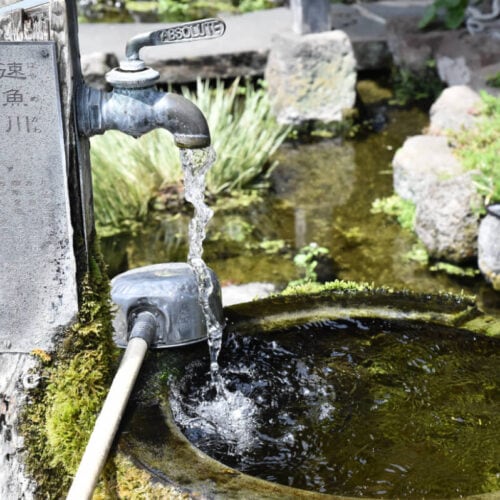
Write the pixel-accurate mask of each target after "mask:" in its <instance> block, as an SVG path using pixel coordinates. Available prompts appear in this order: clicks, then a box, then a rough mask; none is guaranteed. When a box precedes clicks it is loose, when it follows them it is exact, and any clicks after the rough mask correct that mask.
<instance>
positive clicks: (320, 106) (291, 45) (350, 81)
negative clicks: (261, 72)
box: [265, 30, 356, 125]
mask: <svg viewBox="0 0 500 500" xmlns="http://www.w3.org/2000/svg"><path fill="white" fill-rule="evenodd" d="M265 77H266V80H267V82H268V91H269V97H270V100H271V103H272V107H273V111H274V114H275V116H276V117H277V119H278V121H279V122H280V123H283V124H294V125H300V124H302V123H305V122H308V121H311V120H318V121H322V122H325V123H329V122H334V121H340V120H342V117H343V111H344V110H346V109H350V108H352V107H353V106H354V101H355V97H356V93H355V85H356V61H355V58H354V53H353V49H352V45H351V42H350V40H349V37H348V36H347V35H346V34H345V33H344V32H343V31H340V30H335V31H329V32H324V33H314V34H309V35H303V36H299V35H293V34H283V35H278V36H276V37H275V38H274V39H273V44H272V48H271V51H270V54H269V59H268V63H267V67H266V73H265Z"/></svg>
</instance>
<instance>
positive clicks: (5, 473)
mask: <svg viewBox="0 0 500 500" xmlns="http://www.w3.org/2000/svg"><path fill="white" fill-rule="evenodd" d="M5 3H8V4H14V9H15V10H13V11H9V12H7V13H6V12H5V11H4V15H2V17H1V19H0V39H1V40H2V41H6V40H9V41H14V40H15V41H19V42H21V41H26V40H31V41H37V42H38V41H45V40H51V41H54V42H56V46H57V51H56V53H57V58H56V60H57V66H58V76H59V78H58V80H57V88H56V89H54V85H53V84H52V85H49V83H50V82H47V80H45V79H37V83H38V87H33V88H31V89H26V90H29V91H27V92H25V93H22V92H21V93H22V99H23V104H24V99H25V98H26V100H27V101H26V104H28V106H20V107H19V108H17V109H16V107H6V108H5V109H4V110H3V111H2V112H3V114H2V120H3V125H4V128H3V131H2V133H6V130H7V129H8V128H9V127H8V121H7V120H8V119H9V116H10V117H11V123H12V125H13V126H14V127H13V129H12V132H15V133H16V134H21V132H22V133H23V134H26V135H31V136H36V135H37V134H42V133H43V134H47V135H46V137H45V140H46V143H47V142H49V143H50V144H51V146H49V147H44V148H43V149H42V148H38V149H37V148H36V139H35V138H34V137H31V138H29V137H25V138H23V137H18V138H16V139H14V140H13V141H12V143H13V144H14V145H15V146H16V147H17V149H18V153H19V155H20V158H22V155H28V156H29V158H26V159H25V161H24V163H23V161H22V160H20V163H19V165H20V167H19V165H16V164H15V163H12V162H10V158H9V157H8V156H5V155H2V162H0V165H1V167H2V168H4V169H5V170H8V167H9V168H10V167H13V168H12V170H11V171H10V173H8V174H6V175H3V174H4V173H3V174H2V182H4V184H2V190H4V189H8V190H11V192H10V195H12V196H13V195H15V194H16V193H14V191H15V190H16V188H17V189H18V190H19V191H22V193H21V194H20V196H19V201H21V202H22V203H23V204H24V206H20V207H18V208H19V209H20V211H24V212H25V211H26V210H28V212H29V213H28V214H26V217H28V218H29V217H31V219H32V220H31V219H30V220H29V224H30V227H31V226H32V224H33V221H36V220H38V221H39V225H40V227H36V229H35V233H36V232H38V234H39V233H40V232H42V231H43V230H45V231H46V232H47V233H46V234H44V235H43V236H44V238H43V239H39V240H38V241H36V239H35V238H33V236H32V235H29V237H28V238H27V239H26V241H25V242H24V243H25V245H26V248H25V249H24V251H27V252H29V251H30V250H31V251H32V252H33V255H34V258H33V259H30V258H29V257H28V258H26V259H25V260H24V261H23V262H21V263H20V264H19V273H20V274H22V272H21V271H22V270H23V267H22V266H27V267H30V272H31V268H32V267H33V262H31V260H37V259H38V257H39V255H40V254H44V255H45V256H46V258H47V260H46V262H43V263H42V264H41V265H40V266H39V267H38V270H37V271H38V273H39V275H40V276H37V278H36V279H39V278H40V279H45V278H47V277H49V278H51V277H52V278H53V279H54V280H57V279H62V278H68V279H72V280H73V282H76V274H78V273H79V275H80V276H82V275H83V273H84V272H85V271H86V270H87V269H88V267H87V266H88V254H87V249H88V244H91V241H90V238H91V232H92V231H93V218H92V210H91V208H89V207H90V203H91V192H90V191H89V189H90V179H89V172H90V165H89V163H88V160H87V161H83V160H82V158H83V157H85V155H87V156H86V157H87V158H88V142H87V140H86V139H84V138H82V137H80V136H79V135H78V134H77V133H76V130H75V120H74V116H73V113H74V106H73V92H74V87H73V82H74V81H78V79H79V76H80V75H79V62H78V47H77V39H76V36H75V34H76V31H77V26H76V12H75V9H76V5H75V3H74V2H65V1H64V0H50V1H47V2H43V1H40V3H39V5H38V6H36V8H30V9H27V10H24V11H21V10H20V9H19V8H18V5H17V3H18V2H11V1H8V2H4V4H5ZM35 3H36V2H33V3H31V4H30V6H31V7H35ZM24 7H25V8H26V4H24ZM68 20H70V21H69V22H68ZM44 48H45V47H44ZM49 56H50V54H49ZM13 62H14V61H13ZM30 69H33V68H30ZM54 73H55V72H54V68H53V67H52V76H54ZM34 74H35V73H34ZM20 81H24V80H18V81H17V82H15V83H16V84H17V83H19V82H20ZM52 83H53V82H52ZM40 86H41V87H40ZM16 89H17V90H20V88H19V87H17V85H16V86H14V85H13V86H12V87H9V88H8V89H7V90H16ZM38 90H39V91H40V93H41V94H40V95H39V94H38ZM11 95H12V94H11ZM17 95H18V97H17V99H18V101H19V94H17ZM54 95H56V98H54ZM4 97H5V95H4ZM32 97H33V98H35V99H34V100H33V101H32V100H28V99H31V98H32ZM41 97H42V98H43V100H42V102H41V105H40V106H39V108H38V110H39V114H38V115H37V114H36V113H35V116H33V118H37V120H31V122H29V121H27V120H26V117H25V116H23V114H22V108H24V109H25V110H26V115H27V116H28V111H33V107H32V106H33V104H36V102H39V103H40V101H36V99H40V98H41ZM45 99H50V100H51V101H53V102H52V103H53V105H54V107H55V109H56V110H57V109H59V108H60V110H59V111H57V112H56V116H58V119H55V118H54V114H49V113H48V112H47V109H46V106H45V105H46V104H47V103H46V102H45ZM7 108H8V109H7ZM35 109H36V108H35ZM14 110H16V113H14ZM59 115H60V116H59ZM18 116H19V118H20V119H19V121H18V120H17V117H18ZM23 117H24V120H23ZM12 118H14V120H12ZM61 118H62V120H61ZM47 120H49V121H51V123H48V121H47ZM61 121H62V129H61V127H60V125H61ZM52 122H57V123H52ZM28 123H29V132H28ZM40 125H43V126H44V127H45V129H43V130H42V128H41V127H40ZM37 129H40V130H41V132H38V130H37ZM54 131H55V133H54ZM31 142H33V144H31ZM33 145H35V147H33ZM10 147H12V146H10ZM51 147H52V151H51ZM61 156H63V159H61ZM6 159H8V160H9V162H10V163H9V164H7V163H6V162H5V160H6ZM48 163H50V164H51V165H52V167H53V169H54V170H53V171H52V172H51V174H50V175H48V176H45V177H44V175H45V174H46V173H47V171H48V170H50V166H49V165H48ZM61 164H63V165H64V167H65V170H66V172H65V171H64V169H63V171H62V172H61V171H59V177H57V172H56V171H57V168H58V167H61ZM21 167H22V172H21V171H19V168H21ZM85 167H86V168H85ZM36 168H39V169H41V172H39V173H35V172H34V171H33V169H36ZM16 170H17V172H16ZM38 174H40V176H41V177H44V179H43V180H44V182H42V183H36V182H35V181H36V180H39V177H37V176H38ZM13 175H16V176H17V177H18V178H17V179H15V178H14V177H13ZM66 175H67V177H66ZM9 177H10V178H9ZM30 177H31V178H30ZM19 178H20V179H19ZM54 178H55V179H56V180H57V181H56V182H57V186H51V180H52V179H54ZM13 180H14V181H19V180H24V181H25V182H28V181H30V182H34V184H33V185H32V186H29V185H22V184H21V185H18V186H16V184H14V183H11V181H13ZM61 181H62V182H63V184H64V187H65V188H66V189H67V188H68V184H69V190H70V192H69V193H67V192H66V193H65V196H64V198H62V197H61V188H62V186H61ZM51 188H53V189H51ZM28 191H29V192H32V194H31V197H32V200H31V205H29V204H28V200H27V197H29V196H30V194H29V192H28ZM43 196H45V197H46V201H47V204H46V206H45V207H44V209H43V210H40V204H42V203H43V199H42V198H43ZM23 198H24V199H23ZM5 199H6V197H5V196H4V201H5ZM68 203H69V205H70V210H68ZM2 207H4V205H2ZM59 211H61V212H59ZM68 212H70V213H68ZM9 213H10V212H7V211H3V210H2V214H3V215H4V216H8V215H9ZM20 215H21V213H20V212H19V213H17V216H18V217H19V216H20ZM69 215H71V222H73V231H74V233H73V235H74V237H75V242H76V244H75V245H74V246H73V241H72V238H71V232H70V231H69V229H70V227H71V223H70V221H69ZM65 216H66V217H67V218H66V220H64V222H63V219H64V217H65ZM16 220H17V223H18V224H19V225H20V222H19V219H16ZM16 220H14V221H10V222H8V223H7V227H8V228H9V231H10V233H11V235H12V233H13V232H14V230H15V228H14V225H15V224H16ZM27 220H28V219H27ZM42 224H43V226H44V227H41V225H42ZM61 224H62V225H66V227H67V229H68V230H66V231H65V236H64V238H63V239H65V240H66V239H67V240H68V241H61V237H60V236H61V232H59V231H58V229H60V227H61ZM85 228H87V230H86V229H85ZM19 229H20V231H21V228H19ZM24 230H25V231H29V228H25V229H24ZM51 230H52V234H51V235H49V234H48V233H49V232H51ZM63 233H64V231H63ZM35 236H36V234H35ZM48 242H50V244H49V247H47V243H48ZM4 246H7V245H4ZM1 248H2V251H4V247H1ZM69 248H72V249H73V251H74V252H75V253H76V255H77V256H78V257H79V258H77V259H76V264H77V266H76V267H77V269H75V258H74V256H73V259H72V260H73V262H72V263H71V265H70V266H67V267H65V265H66V262H67V261H65V260H64V258H63V259H62V260H61V261H60V264H61V265H60V266H59V267H57V266H55V267H54V263H56V262H57V261H58V260H60V259H61V256H62V254H63V253H64V252H66V250H68V249H69ZM51 249H52V252H51ZM10 250H11V252H12V251H13V250H12V249H10ZM67 255H68V254H66V256H67ZM17 258H18V260H21V259H20V256H18V257H17ZM7 265H9V266H11V271H12V267H13V263H12V262H8V263H7ZM3 266H4V267H5V260H3ZM3 272H6V270H5V269H3ZM65 273H73V276H70V275H69V274H68V275H66V276H63V275H64V274H65ZM30 276H31V274H30ZM26 280H29V276H28V275H27V276H24V277H23V278H22V279H20V280H19V282H17V281H13V282H11V283H7V287H17V289H18V290H21V292H22V294H21V296H20V297H18V300H17V301H14V302H13V303H12V301H9V302H8V303H5V302H4V301H2V307H12V308H13V311H14V310H16V314H17V309H21V307H20V306H19V304H20V303H22V304H24V305H25V304H26V302H25V300H26V299H28V307H25V308H24V311H23V313H24V314H25V315H26V316H27V318H29V317H30V316H31V317H32V318H31V324H28V327H29V328H28V329H27V330H25V331H17V332H13V335H15V336H23V335H27V336H31V335H32V331H34V332H35V333H36V335H35V337H42V338H43V337H45V336H48V337H51V336H53V335H55V334H57V333H60V330H61V328H54V325H55V323H56V321H54V325H51V326H50V327H49V328H48V329H46V330H45V331H43V327H44V325H40V324H37V322H36V320H35V315H33V314H32V313H33V309H34V307H35V305H37V304H38V305H39V304H40V303H41V301H42V302H43V300H45V301H46V302H47V303H48V305H49V307H50V309H51V311H49V313H48V317H49V318H51V319H53V320H57V321H61V320H63V321H64V319H63V318H66V319H67V320H68V321H69V320H70V319H71V318H72V317H73V316H74V311H71V310H70V309H72V307H69V308H66V307H65V306H64V304H68V303H73V301H76V290H71V289H70V291H69V295H68V296H66V297H63V294H64V293H65V292H66V291H68V288H67V287H66V288H65V287H63V286H62V284H61V286H60V287H57V286H56V288H58V289H57V291H56V292H54V291H53V289H50V290H49V289H48V290H46V291H45V293H46V295H47V297H46V298H44V297H42V295H43V293H39V296H38V297H37V298H36V299H34V300H33V304H34V305H32V304H29V293H30V288H29V286H27V287H25V288H24V289H23V283H26ZM75 288H76V286H75ZM1 289H2V292H4V286H2V287H1ZM51 300H52V302H53V303H52V304H51V303H50V301H51ZM16 308H17V309H16ZM58 311H59V312H61V317H58ZM51 313H52V316H51ZM27 323H28V321H27ZM59 324H60V325H61V323H59ZM65 326H67V325H65ZM53 341H54V338H49V343H50V345H53ZM35 347H37V346H36V344H35V343H33V345H32V348H35ZM37 371H39V368H38V367H37V364H36V363H35V361H34V358H33V356H32V355H30V354H28V353H24V352H16V353H8V352H3V353H0V407H1V408H0V498H2V499H4V498H5V499H18V498H23V499H29V498H33V497H34V496H35V487H36V485H35V484H34V482H33V481H31V480H30V479H29V478H27V477H26V471H25V467H24V461H25V454H26V453H27V451H26V449H25V448H24V441H23V437H22V436H20V434H19V429H18V423H19V422H18V418H19V412H20V409H21V407H22V405H23V404H24V403H25V401H26V393H27V391H28V390H29V389H30V388H32V387H33V385H35V384H36V380H37V373H36V372H37Z"/></svg>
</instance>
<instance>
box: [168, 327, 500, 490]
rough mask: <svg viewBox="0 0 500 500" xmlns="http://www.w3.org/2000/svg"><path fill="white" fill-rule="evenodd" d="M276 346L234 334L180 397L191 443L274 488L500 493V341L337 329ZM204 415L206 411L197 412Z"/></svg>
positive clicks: (433, 331) (299, 333) (435, 332)
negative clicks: (215, 366) (215, 386)
mask: <svg viewBox="0 0 500 500" xmlns="http://www.w3.org/2000/svg"><path fill="white" fill-rule="evenodd" d="M273 337H274V340H273V341H266V340H263V339H262V338H255V337H249V336H246V337H238V336H233V337H231V338H229V339H228V341H227V345H226V346H224V348H223V350H222V355H221V359H220V363H221V371H222V373H223V374H224V376H225V378H226V385H227V398H228V399H227V401H223V402H214V401H211V395H210V391H209V387H210V384H209V376H208V374H207V371H208V370H207V366H208V362H206V360H200V361H197V362H196V363H194V365H193V366H190V367H188V368H187V374H186V375H185V377H184V378H183V379H182V380H181V381H180V382H179V383H178V385H177V386H176V387H175V388H174V397H173V401H172V404H173V408H174V411H175V414H176V419H177V421H178V423H179V424H180V426H181V427H182V428H183V430H184V432H185V434H186V435H187V437H188V438H189V439H190V440H191V441H192V442H193V443H194V444H195V445H196V446H198V447H199V448H201V449H202V450H203V451H205V452H206V453H208V454H209V455H211V456H213V457H214V458H216V459H218V460H220V461H221V462H223V463H225V464H227V465H229V466H232V467H235V468H237V469H239V470H242V471H244V472H246V473H248V474H251V475H255V476H258V477H261V478H264V479H267V480H270V481H275V482H278V483H282V484H285V485H290V486H294V487H297V488H303V489H308V490H313V491H317V492H325V493H331V494H340V495H352V496H360V497H363V496H370V497H377V498H400V497H405V498H451V497H453V498H456V497H459V496H462V495H471V494H477V493H481V492H488V491H497V490H500V390H499V385H498V384H499V381H500V350H499V347H500V341H499V340H498V339H492V338H485V337H477V336H474V335H472V334H470V333H468V332H464V331H460V330H453V329H451V328H445V327H437V326H426V325H424V324H419V323H408V322H406V323H402V322H391V323H388V322H386V321H380V320H378V321H369V320H363V321H351V320H346V321H326V322H322V323H318V324H310V325H308V326H306V327H302V328H300V329H299V328H297V329H292V330H290V331H286V332H282V333H281V334H277V335H275V336H273ZM200 408H201V410H200Z"/></svg>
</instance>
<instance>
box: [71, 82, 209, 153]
mask: <svg viewBox="0 0 500 500" xmlns="http://www.w3.org/2000/svg"><path fill="white" fill-rule="evenodd" d="M78 99H79V109H80V113H78V126H79V130H80V132H81V133H82V134H83V135H85V136H87V137H90V136H92V135H96V134H102V133H104V132H105V131H106V130H120V131H122V132H124V133H126V134H128V135H131V136H133V137H140V136H141V135H143V134H146V133H147V132H150V131H151V130H153V129H155V128H164V129H165V130H168V131H169V132H170V133H171V134H172V135H173V138H174V141H175V144H176V145H177V147H179V148H193V149H194V148H204V147H207V146H209V145H210V131H209V128H208V124H207V120H206V118H205V116H204V115H203V113H202V112H201V111H200V109H199V108H198V107H197V106H196V105H195V104H193V103H192V102H191V101H189V100H188V99H186V98H185V97H183V96H181V95H178V94H173V93H165V92H160V91H157V90H156V89H154V88H151V87H148V88H135V89H125V88H115V89H114V90H113V91H112V92H104V91H102V90H97V89H93V88H90V87H87V86H83V87H82V88H81V89H80V93H79V98H78Z"/></svg>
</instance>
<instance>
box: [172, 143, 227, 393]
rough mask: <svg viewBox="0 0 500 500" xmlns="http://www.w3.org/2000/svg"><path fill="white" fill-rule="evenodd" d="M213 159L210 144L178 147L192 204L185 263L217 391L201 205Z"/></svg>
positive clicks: (215, 332)
mask: <svg viewBox="0 0 500 500" xmlns="http://www.w3.org/2000/svg"><path fill="white" fill-rule="evenodd" d="M215 158H216V155H215V151H214V149H213V148H212V147H208V148H203V149H182V150H181V162H182V169H183V170H184V187H185V194H184V196H185V198H186V200H187V201H189V202H190V203H191V204H192V205H193V207H194V216H193V218H192V219H191V222H190V223H189V253H188V262H189V264H190V265H191V267H192V268H193V271H194V274H195V276H196V281H197V283H198V293H199V302H200V305H201V308H202V311H203V315H204V317H205V322H206V325H207V335H208V346H209V350H210V374H211V379H212V385H213V387H214V388H215V389H216V391H217V393H219V392H220V389H221V385H222V382H221V379H220V375H219V365H218V362H217V358H218V357H219V352H220V348H221V341H222V325H221V324H220V322H219V321H218V319H217V318H216V317H215V314H214V311H213V310H212V308H211V307H210V304H209V297H210V295H211V293H212V289H213V284H212V280H211V278H210V273H209V271H208V268H207V266H206V264H205V262H204V261H203V258H202V254H203V240H204V239H205V236H206V226H207V224H208V222H209V221H210V219H211V218H212V216H213V210H211V209H210V208H209V207H207V205H206V204H205V184H206V182H205V181H206V175H207V172H208V170H209V168H210V167H211V166H212V164H213V163H214V161H215Z"/></svg>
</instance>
